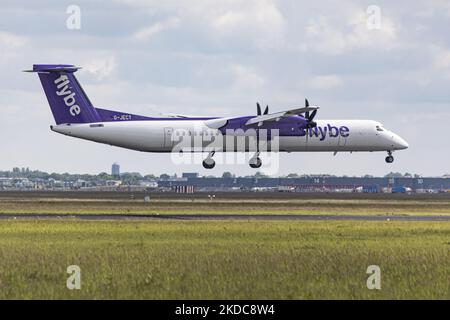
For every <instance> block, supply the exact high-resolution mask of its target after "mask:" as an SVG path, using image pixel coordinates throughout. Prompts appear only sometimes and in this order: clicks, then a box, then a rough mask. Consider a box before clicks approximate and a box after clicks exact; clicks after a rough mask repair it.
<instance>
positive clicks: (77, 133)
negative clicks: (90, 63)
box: [24, 64, 409, 169]
mask: <svg viewBox="0 0 450 320" xmlns="http://www.w3.org/2000/svg"><path fill="white" fill-rule="evenodd" d="M79 69H81V67H76V66H74V65H69V64H35V65H33V69H32V70H24V71H25V72H35V73H37V74H38V76H39V79H40V81H41V84H42V87H43V89H44V92H45V95H46V97H47V100H48V103H49V105H50V109H51V111H52V114H53V117H54V119H55V123H56V125H51V126H50V129H51V130H52V131H55V132H57V133H61V134H64V135H67V136H72V137H76V138H81V139H85V140H90V141H94V142H99V143H104V144H109V145H112V146H117V147H122V148H127V149H131V150H137V151H144V152H180V153H182V152H204V153H206V152H207V153H208V156H207V157H206V158H205V159H204V160H203V167H204V168H206V169H212V168H214V166H215V161H214V159H213V156H214V154H215V153H216V152H252V153H254V155H253V156H252V157H251V159H250V160H249V165H250V167H252V168H260V167H261V165H262V160H261V158H260V153H261V152H263V151H272V152H273V151H275V152H333V153H334V155H336V153H338V152H373V151H383V152H387V157H386V158H385V161H386V162H387V163H392V162H393V161H394V157H393V155H392V153H393V151H395V150H402V149H406V148H408V147H409V145H408V143H407V142H406V141H405V140H404V139H402V138H401V137H400V136H398V135H397V134H395V133H394V132H392V131H389V130H387V129H386V128H384V127H383V125H382V124H381V123H380V122H377V121H373V120H315V117H316V115H317V112H318V110H319V106H313V105H310V104H309V102H308V100H307V99H305V106H304V107H295V108H291V109H290V110H288V111H281V112H275V113H269V107H268V106H266V108H265V109H264V111H262V108H261V106H260V104H259V103H257V114H256V115H251V116H240V117H217V116H212V117H204V116H203V117H197V116H186V115H178V114H170V115H161V116H152V117H150V116H142V115H136V114H131V113H127V112H121V111H114V110H110V109H104V108H99V107H95V106H94V105H93V104H92V103H91V101H90V100H89V98H88V96H87V94H86V93H85V91H84V90H83V88H82V87H81V85H80V83H79V82H78V80H77V78H76V77H75V75H74V73H75V72H76V71H78V70H79ZM241 138H243V139H241ZM180 141H182V142H183V143H181V142H180Z"/></svg>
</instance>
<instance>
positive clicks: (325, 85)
mask: <svg viewBox="0 0 450 320" xmlns="http://www.w3.org/2000/svg"><path fill="white" fill-rule="evenodd" d="M343 83H344V82H343V80H342V79H341V78H340V77H339V76H337V75H323V76H315V77H312V78H311V79H310V80H309V81H308V85H309V86H310V87H311V88H313V89H322V90H326V89H333V88H337V87H340V86H342V85H343Z"/></svg>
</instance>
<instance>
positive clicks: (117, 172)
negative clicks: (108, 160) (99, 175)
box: [111, 162, 120, 177]
mask: <svg viewBox="0 0 450 320" xmlns="http://www.w3.org/2000/svg"><path fill="white" fill-rule="evenodd" d="M111 175H112V176H115V177H118V176H120V166H119V164H118V163H116V162H114V163H113V164H112V166H111Z"/></svg>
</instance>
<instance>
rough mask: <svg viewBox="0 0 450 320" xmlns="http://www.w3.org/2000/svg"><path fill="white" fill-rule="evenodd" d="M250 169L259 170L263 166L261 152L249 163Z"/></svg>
mask: <svg viewBox="0 0 450 320" xmlns="http://www.w3.org/2000/svg"><path fill="white" fill-rule="evenodd" d="M248 164H249V165H250V168H253V169H258V168H260V167H261V166H262V161H261V158H260V157H259V152H257V153H255V155H254V156H253V157H252V158H251V159H250V160H249V161H248Z"/></svg>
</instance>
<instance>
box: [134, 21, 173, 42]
mask: <svg viewBox="0 0 450 320" xmlns="http://www.w3.org/2000/svg"><path fill="white" fill-rule="evenodd" d="M179 24H180V19H179V18H178V17H172V18H170V19H167V20H165V21H159V22H156V23H154V24H152V25H151V26H149V27H146V28H143V29H141V30H139V31H137V32H136V33H135V34H134V35H133V39H134V40H136V41H146V40H148V39H150V38H151V37H153V36H154V35H156V34H159V33H161V32H163V31H165V30H169V29H174V28H177V27H178V26H179Z"/></svg>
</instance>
